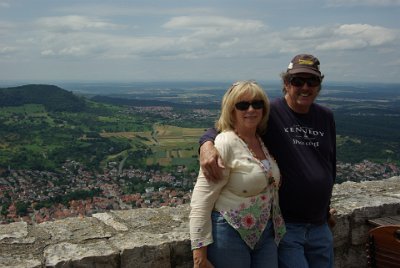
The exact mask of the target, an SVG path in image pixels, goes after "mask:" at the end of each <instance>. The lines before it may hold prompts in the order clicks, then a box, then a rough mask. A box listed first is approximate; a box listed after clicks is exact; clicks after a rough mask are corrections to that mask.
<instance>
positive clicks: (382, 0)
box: [328, 0, 400, 6]
mask: <svg viewBox="0 0 400 268" xmlns="http://www.w3.org/2000/svg"><path fill="white" fill-rule="evenodd" d="M328 6H400V0H328Z"/></svg>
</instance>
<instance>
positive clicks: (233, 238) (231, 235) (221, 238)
mask: <svg viewBox="0 0 400 268" xmlns="http://www.w3.org/2000/svg"><path fill="white" fill-rule="evenodd" d="M211 219H212V234H213V239H214V243H212V244H211V245H208V248H207V257H208V260H209V261H210V262H211V263H212V264H213V265H214V266H215V268H236V267H237V268H247V267H249V268H250V267H251V268H256V267H260V268H261V267H262V268H265V267H267V268H277V267H278V248H277V246H276V244H275V241H274V238H275V236H274V228H273V225H272V221H271V220H270V221H269V222H268V224H267V227H266V228H265V230H264V232H263V234H262V236H261V238H260V240H259V241H258V243H257V244H256V246H255V248H254V249H253V250H252V249H251V248H250V247H249V246H248V245H247V244H246V243H245V242H244V241H243V240H242V238H241V237H240V235H239V233H238V232H237V231H236V230H235V229H234V228H233V227H232V226H230V225H229V224H228V223H227V222H226V220H225V219H224V218H223V217H222V215H221V214H220V213H218V212H215V211H213V212H212V214H211Z"/></svg>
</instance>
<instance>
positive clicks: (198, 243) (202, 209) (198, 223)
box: [189, 143, 229, 249]
mask: <svg viewBox="0 0 400 268" xmlns="http://www.w3.org/2000/svg"><path fill="white" fill-rule="evenodd" d="M218 147H219V148H222V147H224V146H223V145H221V144H219V143H218ZM228 177H229V169H228V168H225V169H224V171H223V178H222V179H221V180H219V181H218V182H216V183H214V182H210V181H208V180H207V179H206V178H205V176H204V174H203V171H202V170H201V168H200V171H199V176H198V177H197V182H196V185H195V186H194V189H193V194H192V199H191V202H190V207H191V211H190V215H189V218H190V221H189V222H190V224H189V227H190V240H191V248H192V249H196V248H201V247H204V246H207V245H209V244H211V243H213V238H212V224H211V212H212V210H213V209H214V205H215V202H216V200H217V199H218V197H219V195H220V192H221V189H222V188H223V187H224V186H225V185H226V183H227V182H228Z"/></svg>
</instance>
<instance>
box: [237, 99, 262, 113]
mask: <svg viewBox="0 0 400 268" xmlns="http://www.w3.org/2000/svg"><path fill="white" fill-rule="evenodd" d="M250 105H251V107H253V109H256V110H259V109H262V108H264V101H262V100H256V101H253V102H248V101H241V102H238V103H236V104H235V107H236V109H238V110H239V111H246V110H247V109H249V107H250Z"/></svg>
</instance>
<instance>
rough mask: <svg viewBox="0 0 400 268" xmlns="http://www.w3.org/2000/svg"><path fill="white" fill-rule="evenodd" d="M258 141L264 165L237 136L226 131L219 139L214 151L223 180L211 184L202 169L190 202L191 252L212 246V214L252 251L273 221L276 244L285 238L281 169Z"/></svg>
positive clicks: (216, 141) (216, 140) (217, 138)
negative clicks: (219, 163) (225, 223)
mask: <svg viewBox="0 0 400 268" xmlns="http://www.w3.org/2000/svg"><path fill="white" fill-rule="evenodd" d="M259 140H260V144H261V146H262V149H263V151H264V154H265V155H266V158H267V159H266V160H264V161H260V160H258V159H257V158H255V157H254V156H253V155H252V153H251V151H250V149H249V148H248V147H247V145H246V143H245V142H244V141H243V140H242V139H240V138H239V137H238V136H237V135H236V134H235V132H233V131H225V132H222V133H220V134H219V135H218V136H217V137H216V139H215V147H216V148H217V150H218V152H219V153H220V155H221V157H222V159H223V160H224V164H225V169H224V171H223V179H221V180H219V181H218V182H217V183H213V182H209V181H207V180H206V179H205V177H204V175H203V172H202V170H201V169H200V172H199V176H198V178H197V182H196V185H195V187H194V190H193V194H192V200H191V212H190V239H191V246H192V249H196V248H200V247H204V246H207V245H209V244H211V243H213V239H212V230H211V228H212V225H211V212H212V210H215V211H219V212H220V213H221V215H223V217H224V218H225V220H226V221H227V222H228V223H229V224H230V225H231V226H232V227H233V228H235V229H236V230H237V231H238V232H239V234H240V236H241V237H242V239H243V240H244V241H245V242H246V244H247V245H248V246H249V247H250V248H252V249H253V248H254V246H255V245H256V243H257V242H258V240H259V238H260V237H261V235H262V233H263V231H264V229H265V227H266V225H267V223H268V220H269V219H270V218H272V220H273V223H274V230H275V242H276V243H277V244H278V243H279V241H280V239H281V238H282V236H283V235H284V233H285V231H286V229H285V224H284V221H283V218H282V214H281V212H280V208H279V197H278V188H279V184H280V172H279V168H278V166H277V164H276V162H275V160H274V159H273V158H272V157H271V156H270V155H269V153H268V150H267V148H266V147H265V146H264V144H263V142H262V141H261V139H259ZM271 214H272V215H271Z"/></svg>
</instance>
